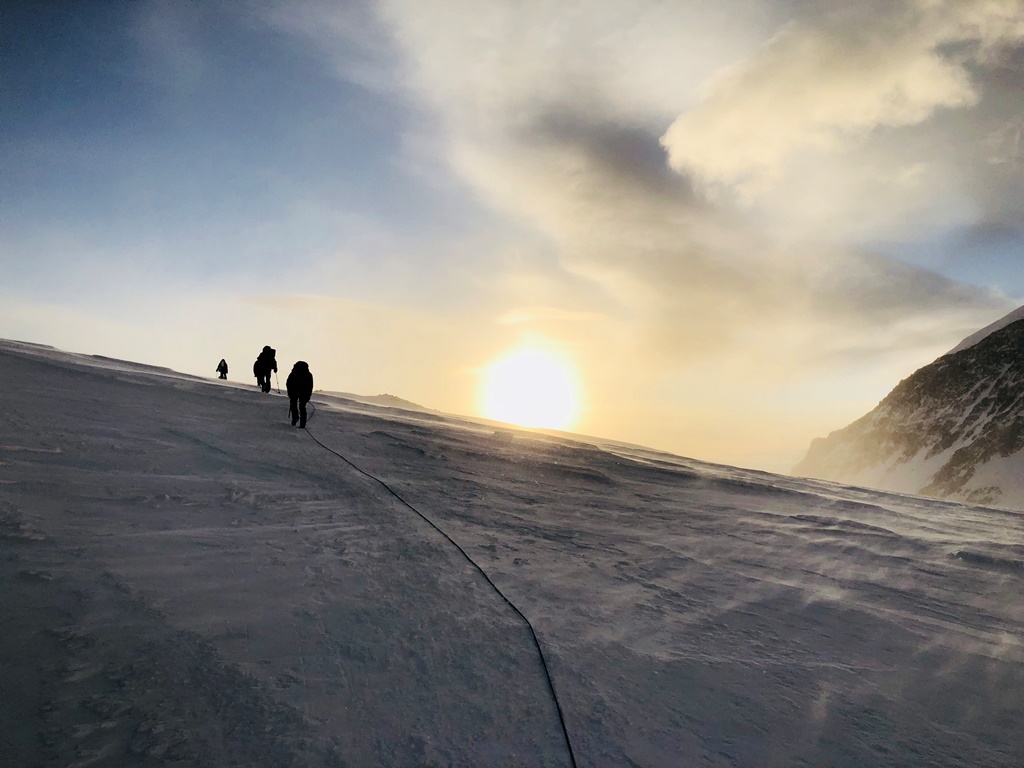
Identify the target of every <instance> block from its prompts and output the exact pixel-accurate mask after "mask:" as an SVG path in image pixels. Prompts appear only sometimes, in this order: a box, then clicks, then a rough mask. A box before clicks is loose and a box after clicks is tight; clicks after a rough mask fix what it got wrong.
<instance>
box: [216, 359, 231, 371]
mask: <svg viewBox="0 0 1024 768" xmlns="http://www.w3.org/2000/svg"><path fill="white" fill-rule="evenodd" d="M227 372H228V364H227V361H226V360H221V361H220V362H219V363H217V373H223V374H227Z"/></svg>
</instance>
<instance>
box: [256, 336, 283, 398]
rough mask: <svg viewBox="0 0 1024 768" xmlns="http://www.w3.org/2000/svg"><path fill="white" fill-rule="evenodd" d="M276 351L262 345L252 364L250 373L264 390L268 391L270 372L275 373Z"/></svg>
mask: <svg viewBox="0 0 1024 768" xmlns="http://www.w3.org/2000/svg"><path fill="white" fill-rule="evenodd" d="M275 355H277V351H276V350H274V349H272V348H271V347H264V348H263V351H262V352H260V355H259V357H257V358H256V362H255V363H253V364H252V373H253V376H255V377H256V383H257V384H258V385H259V387H260V389H262V390H263V391H264V392H269V391H270V372H271V371H273V372H274V373H277V358H276V357H275Z"/></svg>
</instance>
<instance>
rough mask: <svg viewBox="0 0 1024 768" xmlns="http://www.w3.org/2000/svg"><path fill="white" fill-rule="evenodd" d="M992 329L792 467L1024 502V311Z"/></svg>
mask: <svg viewBox="0 0 1024 768" xmlns="http://www.w3.org/2000/svg"><path fill="white" fill-rule="evenodd" d="M1008 317H1009V316H1008ZM991 327H995V328H996V329H995V330H993V331H991V332H990V333H988V334H987V335H984V336H982V337H981V338H977V337H978V336H979V334H975V335H974V336H972V337H969V339H967V340H965V343H964V344H961V345H960V346H958V347H957V348H955V349H954V350H953V351H952V352H950V353H949V354H947V355H943V356H942V357H940V358H939V359H938V360H936V361H935V362H933V363H931V364H930V365H927V366H925V367H924V368H921V369H920V370H918V371H917V372H915V373H914V374H913V375H911V376H909V377H908V378H906V379H904V380H903V381H901V382H900V383H899V385H897V387H896V388H895V389H893V391H892V392H891V393H889V395H888V396H887V397H886V398H885V399H884V400H883V401H882V402H881V403H879V405H878V407H876V408H875V409H874V410H873V411H871V412H870V413H868V414H867V415H865V416H863V417H862V418H860V419H858V420H857V421H855V422H853V423H852V424H850V425H849V426H847V427H845V428H844V429H840V430H838V431H836V432H833V433H832V434H830V435H829V436H828V437H827V438H820V439H817V440H815V441H814V442H812V444H811V447H810V450H809V451H808V453H807V456H806V457H804V459H803V461H802V462H801V463H800V464H799V465H797V466H796V468H795V469H794V470H793V471H794V474H797V475H802V476H807V477H816V478H821V479H825V480H836V481H839V482H844V483H851V484H856V485H866V486H870V487H876V488H883V489H886V490H893V491H901V492H907V493H918V494H922V495H926V496H935V497H940V498H946V499H955V500H962V501H970V502H974V503H980V504H994V505H998V506H1006V507H1017V508H1020V507H1024V453H1022V449H1024V319H1014V320H1012V321H1011V322H1010V323H1008V324H1006V325H1003V326H1001V327H1000V325H999V323H994V324H993V326H990V328H991ZM979 333H980V332H979ZM967 341H971V342H972V343H971V344H970V345H969V346H965V344H966V342H967Z"/></svg>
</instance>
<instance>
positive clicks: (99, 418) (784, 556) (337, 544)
mask: <svg viewBox="0 0 1024 768" xmlns="http://www.w3.org/2000/svg"><path fill="white" fill-rule="evenodd" d="M0 361H2V365H3V370H4V372H5V376H6V386H5V388H4V390H3V395H2V397H3V398H4V402H3V408H2V410H0V585H2V587H0V610H2V612H3V613H2V615H3V617H4V631H3V633H0V689H2V690H3V691H4V694H3V696H0V754H3V755H4V756H5V758H4V763H5V764H9V765H18V766H20V765H26V766H27V765H45V766H50V765H53V766H57V765H60V766H67V765H80V766H85V765H96V766H143V765H146V766H150V765H189V766H193V765H195V766H235V765H237V766H285V765H294V766H340V765H349V766H375V765H388V766H442V765H466V766H468V765H481V766H484V765H486V766H505V765H523V766H564V765H569V764H570V761H569V755H568V753H567V751H566V747H565V744H564V741H563V738H562V734H561V731H560V729H559V726H558V718H557V714H556V711H555V706H554V703H553V702H552V700H551V698H550V695H549V693H548V691H547V688H546V684H545V681H544V678H543V670H542V668H541V666H540V663H539V661H538V659H537V656H536V651H535V649H534V648H533V646H532V645H531V641H530V638H529V633H528V630H527V629H526V627H525V626H524V625H523V624H522V622H521V621H520V620H519V619H518V617H516V616H515V615H514V614H513V613H512V611H511V610H510V609H509V608H508V606H507V605H505V604H504V603H503V602H502V601H501V600H500V598H498V597H497V596H496V595H495V594H494V593H493V592H492V591H490V590H489V588H488V587H487V585H486V583H485V582H484V581H483V579H482V578H481V577H480V575H479V574H478V573H477V572H476V571H474V569H473V568H472V567H470V566H469V565H468V564H467V563H466V562H465V561H464V560H463V559H462V558H461V556H460V555H459V554H458V553H457V552H456V551H455V550H454V548H453V547H452V546H451V545H450V544H449V543H448V542H447V541H446V540H445V539H444V538H443V537H441V536H440V535H438V534H437V533H436V532H435V531H434V530H433V529H431V528H430V527H429V526H428V525H427V524H426V523H424V522H423V521H421V520H420V519H419V518H417V517H416V516H415V515H414V514H413V513H412V512H410V511H409V509H408V508H406V507H404V506H403V505H402V504H401V503H400V502H399V501H398V500H397V499H395V497H394V496H392V495H390V494H389V493H387V491H386V490H385V489H384V488H383V487H382V486H380V485H379V484H377V483H376V482H374V481H373V480H371V479H369V478H367V477H365V476H364V475H362V474H360V473H358V472H356V471H355V470H353V469H352V468H351V467H350V466H348V465H347V464H346V463H345V462H343V461H341V460H340V459H338V458H337V457H336V456H334V455H332V454H331V453H330V452H328V451H326V450H324V449H323V448H321V447H320V446H318V445H317V444H316V443H315V442H314V441H313V440H312V439H311V438H310V436H309V435H307V434H306V433H305V432H303V431H300V430H297V429H294V428H292V427H290V426H289V424H288V421H287V400H286V399H285V398H283V397H280V396H278V395H276V394H270V395H263V394H262V393H259V392H258V391H256V388H255V387H254V386H249V385H248V383H247V382H246V383H244V384H242V385H239V384H236V383H233V382H227V383H225V382H219V381H204V380H200V379H196V378H194V377H189V376H185V375H180V374H175V373H173V372H171V371H167V370H165V369H153V368H148V367H145V366H140V365H135V364H131V363H126V362H121V361H109V360H103V359H98V358H88V357H81V356H75V355H68V354H65V353H60V352H57V351H55V350H49V349H46V348H40V347H35V346H29V345H21V344H16V343H3V344H0ZM311 367H312V368H313V371H314V375H315V371H316V365H315V361H311ZM314 406H315V408H316V410H315V413H314V414H313V416H312V418H311V419H310V422H309V430H310V432H311V433H313V434H314V435H316V437H317V438H318V439H319V440H321V441H322V442H323V443H324V444H325V445H327V446H329V447H330V448H332V449H333V450H335V451H338V452H339V453H341V454H342V455H344V456H345V457H346V458H348V459H349V460H351V461H352V462H354V463H355V464H356V465H358V466H359V467H360V468H362V469H363V470H365V471H366V472H369V473H372V474H373V475H375V476H376V477H379V478H380V479H381V480H383V481H385V482H386V483H387V484H388V485H390V486H391V487H392V488H393V489H394V490H395V491H396V492H397V493H398V494H400V495H401V497H402V498H404V499H405V500H406V501H408V502H409V503H410V504H412V505H413V506H415V507H416V509H418V510H420V511H421V512H422V513H423V514H425V515H427V516H428V517H429V518H430V519H432V520H433V521H434V522H436V523H437V525H439V526H441V527H442V528H443V529H444V530H445V531H447V532H448V533H449V534H450V535H451V536H452V537H453V538H455V539H456V540H457V541H458V542H459V543H460V544H461V546H463V547H464V548H465V549H466V551H467V552H469V553H470V555H472V557H473V558H474V559H475V560H476V562H477V563H479V565H480V566H481V567H482V568H483V569H484V570H485V571H486V572H487V573H488V574H489V576H490V577H491V578H492V579H493V580H494V582H495V583H496V584H497V585H498V586H499V587H500V588H501V589H502V591H503V592H504V593H505V594H506V595H507V597H508V598H509V599H510V600H512V601H513V602H514V603H515V604H516V606H518V607H519V609H520V610H521V611H522V612H523V613H524V614H525V615H526V616H527V617H529V619H530V621H531V622H532V623H533V625H534V627H535V628H536V631H537V634H538V636H539V638H540V641H541V644H542V646H543V649H544V653H545V656H546V658H547V661H548V663H549V665H550V668H551V672H552V676H553V680H554V685H555V688H556V690H557V693H558V697H559V702H560V704H561V707H562V709H563V712H564V714H565V719H566V723H567V726H568V732H569V735H570V739H571V743H572V746H573V749H574V752H575V756H576V759H577V761H578V764H579V765H581V766H690V765H693V766H697V765H703V766H783V765H785V766H792V765H808V766H820V765H829V766H850V767H851V768H852V767H853V766H892V765H930V766H972V767H973V768H977V767H983V766H992V767H995V766H1013V765H1024V732H1022V730H1021V728H1020V723H1021V722H1022V716H1024V666H1022V663H1024V649H1022V647H1021V638H1022V621H1024V607H1022V604H1021V601H1020V594H1021V587H1022V578H1024V546H1022V541H1024V539H1022V535H1024V514H1021V513H1015V512H1009V511H1004V510H993V509H986V508H981V507H970V506H964V505H958V504H953V503H944V502H938V501H933V500H927V499H921V498H916V497H910V496H899V495H894V494H887V493H882V492H874V491H867V490H863V489H856V488H848V487H843V486H840V485H835V484H831V483H827V482H817V481H810V480H797V479H793V478H784V477H780V476H775V475H770V474H765V473H759V472H752V471H745V470H739V469H735V468H731V467H724V466H715V465H710V464H705V463H701V462H698V461H694V460H689V459H684V458H680V457H676V456H671V455H668V454H664V453H658V452H654V451H646V450H643V449H639V448H636V447H630V446H622V445H617V444H614V443H606V442H601V441H594V440H589V439H588V440H586V441H585V440H582V439H580V440H576V439H570V438H569V437H562V436H556V435H544V434H539V433H530V432H525V431H517V430H514V429H511V428H508V429H498V430H496V429H495V428H494V427H493V426H489V425H486V424H483V423H480V422H474V421H472V420H468V419H460V418H457V417H449V416H444V415H440V414H433V413H415V412H411V411H405V410H398V409H393V408H383V407H377V406H374V405H372V404H366V403H356V402H353V401H349V400H345V399H341V398H333V397H329V396H321V395H317V396H314ZM12 692H16V693H12Z"/></svg>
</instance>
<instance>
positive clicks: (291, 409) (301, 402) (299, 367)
mask: <svg viewBox="0 0 1024 768" xmlns="http://www.w3.org/2000/svg"><path fill="white" fill-rule="evenodd" d="M285 386H286V387H287V388H288V401H289V403H288V413H289V414H291V417H292V426H293V427H294V426H295V422H298V423H299V428H300V429H305V428H306V403H308V402H309V398H311V397H312V396H313V374H312V373H310V372H309V365H308V364H307V363H306V362H305V361H304V360H299V362H297V363H296V364H295V365H293V366H292V372H291V373H289V374H288V380H287V381H286V382H285Z"/></svg>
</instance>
